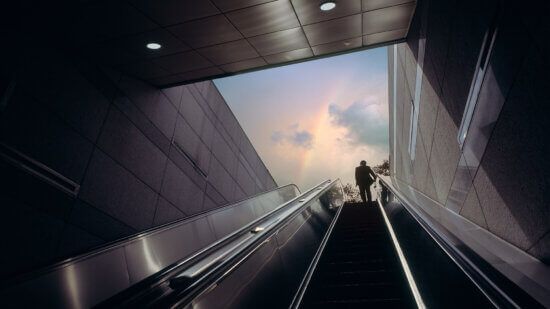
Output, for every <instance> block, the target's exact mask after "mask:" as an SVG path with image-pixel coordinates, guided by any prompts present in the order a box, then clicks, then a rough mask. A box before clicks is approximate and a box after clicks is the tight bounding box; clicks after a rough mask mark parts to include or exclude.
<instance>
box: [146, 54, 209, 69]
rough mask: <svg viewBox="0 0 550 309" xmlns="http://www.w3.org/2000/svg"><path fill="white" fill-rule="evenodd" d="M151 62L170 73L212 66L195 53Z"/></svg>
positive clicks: (166, 57) (171, 56)
mask: <svg viewBox="0 0 550 309" xmlns="http://www.w3.org/2000/svg"><path fill="white" fill-rule="evenodd" d="M153 62H154V63H155V64H157V65H158V66H160V67H162V68H164V69H165V70H167V71H169V72H170V73H183V72H188V71H192V70H197V69H202V68H206V67H210V66H212V63H210V61H208V60H206V59H205V58H204V57H203V56H201V55H199V53H197V52H196V51H188V52H184V53H179V54H174V55H170V56H164V57H160V58H155V59H153Z"/></svg>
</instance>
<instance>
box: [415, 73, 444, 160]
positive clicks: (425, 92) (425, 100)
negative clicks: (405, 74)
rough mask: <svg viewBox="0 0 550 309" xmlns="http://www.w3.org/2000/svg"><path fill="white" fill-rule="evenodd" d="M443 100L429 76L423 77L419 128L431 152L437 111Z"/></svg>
mask: <svg viewBox="0 0 550 309" xmlns="http://www.w3.org/2000/svg"><path fill="white" fill-rule="evenodd" d="M440 105H441V100H440V99H439V96H438V94H437V92H436V91H435V90H434V89H433V86H432V84H431V83H430V81H429V80H428V79H427V78H423V79H422V91H421V94H420V114H419V115H418V128H419V129H420V130H421V131H422V133H423V135H422V138H423V139H424V145H425V146H426V151H427V153H428V154H429V153H430V152H431V149H432V142H433V136H434V131H435V124H436V119H437V111H438V109H439V106H440Z"/></svg>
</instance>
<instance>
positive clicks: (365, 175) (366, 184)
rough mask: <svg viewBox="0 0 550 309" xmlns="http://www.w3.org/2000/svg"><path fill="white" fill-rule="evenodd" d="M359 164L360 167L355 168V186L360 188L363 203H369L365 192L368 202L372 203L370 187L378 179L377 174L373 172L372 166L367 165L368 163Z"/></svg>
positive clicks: (363, 161)
mask: <svg viewBox="0 0 550 309" xmlns="http://www.w3.org/2000/svg"><path fill="white" fill-rule="evenodd" d="M359 164H360V165H359V166H358V167H356V168H355V185H357V186H359V194H360V195H361V199H362V200H363V203H366V202H367V199H366V198H365V192H366V193H367V197H368V201H369V203H370V202H372V197H371V194H370V186H371V185H372V183H373V182H374V180H375V179H376V174H375V173H374V172H373V171H372V169H371V168H370V166H368V165H367V161H365V160H362V161H361V163H359ZM371 176H372V177H371Z"/></svg>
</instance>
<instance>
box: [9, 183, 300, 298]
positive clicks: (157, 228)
mask: <svg viewBox="0 0 550 309" xmlns="http://www.w3.org/2000/svg"><path fill="white" fill-rule="evenodd" d="M288 187H294V188H295V189H296V190H297V191H298V192H299V193H301V192H300V189H299V188H298V186H297V185H296V184H293V183H291V184H287V185H284V186H279V187H277V188H275V189H272V190H266V191H263V192H260V193H257V194H255V195H252V196H250V197H247V198H243V199H241V200H238V201H236V202H233V203H231V204H226V205H222V206H220V207H216V208H212V209H209V210H205V211H201V212H198V213H195V214H193V215H192V216H190V217H185V218H181V219H178V220H176V221H172V222H168V223H165V224H162V225H158V226H155V227H152V228H149V229H147V230H144V231H142V232H139V233H137V234H133V235H129V236H126V237H123V238H119V239H117V240H115V241H112V242H109V243H106V244H103V245H101V246H99V247H97V248H95V249H92V250H90V251H88V252H85V253H82V254H79V255H76V256H74V257H70V258H67V259H64V260H61V261H59V262H56V263H54V264H51V265H48V266H46V267H43V268H40V269H37V270H35V271H32V272H29V273H26V274H23V275H21V276H19V277H15V278H12V279H10V280H9V281H7V282H3V283H2V284H1V285H0V290H2V289H4V288H6V287H8V286H10V285H15V284H17V283H19V282H24V281H26V280H30V279H32V278H35V277H39V276H41V275H43V274H46V273H49V272H52V271H55V270H56V269H59V268H63V267H67V266H69V265H71V264H76V263H78V262H80V261H82V260H85V259H87V258H89V257H91V256H95V255H99V254H102V253H104V252H108V251H110V250H112V249H115V248H118V247H121V246H124V245H126V244H128V243H131V242H133V241H136V240H139V239H142V238H146V237H148V236H150V235H153V234H156V233H160V232H163V231H166V230H170V229H172V228H174V227H177V226H179V225H181V224H185V223H187V222H190V221H193V220H194V219H196V218H197V217H199V216H202V215H204V214H205V213H215V212H218V211H223V210H224V209H227V208H231V207H233V206H235V205H237V204H240V203H242V202H245V201H247V200H251V199H254V198H257V197H259V196H261V195H264V194H268V193H271V192H275V191H278V190H281V189H284V188H288Z"/></svg>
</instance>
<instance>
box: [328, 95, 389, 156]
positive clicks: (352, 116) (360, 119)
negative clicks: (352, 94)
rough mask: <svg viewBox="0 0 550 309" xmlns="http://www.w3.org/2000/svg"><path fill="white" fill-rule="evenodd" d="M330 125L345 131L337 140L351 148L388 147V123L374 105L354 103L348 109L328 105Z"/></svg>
mask: <svg viewBox="0 0 550 309" xmlns="http://www.w3.org/2000/svg"><path fill="white" fill-rule="evenodd" d="M328 112H329V115H330V119H331V123H332V124H333V125H335V126H339V127H342V128H345V129H346V134H345V136H343V137H341V138H338V139H337V140H338V141H344V142H346V143H348V144H349V145H351V146H379V147H388V122H387V120H386V119H385V117H384V116H383V115H382V113H381V112H380V109H379V107H378V106H377V104H375V103H370V104H368V103H364V102H355V103H353V104H351V105H349V106H348V107H341V106H339V105H336V104H330V105H329V107H328Z"/></svg>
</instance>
